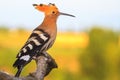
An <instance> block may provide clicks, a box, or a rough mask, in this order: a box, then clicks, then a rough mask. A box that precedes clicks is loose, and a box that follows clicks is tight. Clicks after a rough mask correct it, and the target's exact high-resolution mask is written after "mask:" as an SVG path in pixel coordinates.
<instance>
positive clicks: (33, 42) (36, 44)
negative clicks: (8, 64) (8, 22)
mask: <svg viewBox="0 0 120 80" xmlns="http://www.w3.org/2000/svg"><path fill="white" fill-rule="evenodd" d="M33 6H34V7H35V9H37V10H38V11H40V12H43V13H44V15H45V17H44V20H43V22H42V23H41V24H40V25H39V26H38V27H36V28H35V29H34V30H33V31H32V33H31V34H30V36H29V37H28V40H27V41H26V42H25V44H24V46H23V47H22V48H21V49H20V51H19V52H18V54H17V56H16V58H17V59H16V61H15V62H14V64H13V67H15V68H17V69H18V71H17V72H16V74H15V77H19V76H20V74H21V71H22V70H23V68H24V67H25V66H26V65H27V64H28V63H30V62H31V61H32V60H33V58H34V57H36V56H38V55H40V54H42V53H44V52H46V51H47V50H48V49H49V48H51V47H52V45H53V44H54V42H55V39H56V36H57V24H56V22H57V19H58V17H59V16H60V15H66V16H71V17H75V16H74V15H71V14H67V13H63V12H59V10H58V8H57V7H56V5H55V4H54V3H49V4H33Z"/></svg>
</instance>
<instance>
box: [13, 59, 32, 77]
mask: <svg viewBox="0 0 120 80" xmlns="http://www.w3.org/2000/svg"><path fill="white" fill-rule="evenodd" d="M30 61H31V60H29V61H27V62H26V61H25V60H22V59H19V58H18V59H17V60H16V61H15V63H14V64H13V67H15V68H16V67H17V69H18V71H17V73H16V74H15V77H19V76H20V73H21V71H22V69H23V67H24V66H25V65H26V64H28V63H29V62H30Z"/></svg>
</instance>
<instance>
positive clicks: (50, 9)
mask: <svg viewBox="0 0 120 80" xmlns="http://www.w3.org/2000/svg"><path fill="white" fill-rule="evenodd" d="M33 6H34V7H35V8H36V9H37V10H38V11H41V12H44V13H45V15H46V16H48V15H56V16H59V15H66V16H71V17H75V16H74V15H71V14H67V13H62V12H59V10H58V8H57V7H56V5H55V4H52V3H49V4H48V5H46V4H39V5H38V4H33Z"/></svg>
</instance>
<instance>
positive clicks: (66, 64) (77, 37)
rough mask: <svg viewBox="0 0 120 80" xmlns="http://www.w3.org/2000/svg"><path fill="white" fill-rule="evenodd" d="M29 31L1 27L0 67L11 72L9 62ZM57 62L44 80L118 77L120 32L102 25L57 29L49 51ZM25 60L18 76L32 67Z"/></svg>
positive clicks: (84, 79)
mask: <svg viewBox="0 0 120 80" xmlns="http://www.w3.org/2000/svg"><path fill="white" fill-rule="evenodd" d="M30 32H31V31H28V30H25V29H23V28H18V29H16V30H9V28H7V27H4V26H1V27H0V70H2V71H6V72H8V73H10V74H12V75H14V74H15V72H16V69H14V68H13V67H12V64H13V63H14V61H15V60H16V58H15V57H16V55H17V53H18V52H19V50H20V48H21V47H22V45H23V44H24V42H25V41H26V40H27V38H28V37H29V35H30ZM48 52H49V53H50V54H51V55H52V56H53V57H54V59H55V60H56V62H57V63H58V66H59V67H58V69H54V70H52V72H51V73H50V74H49V75H48V76H47V77H46V78H45V80H120V76H119V75H120V33H119V32H115V31H113V30H110V29H102V28H101V26H93V27H92V28H91V29H89V30H85V31H83V32H59V33H58V37H57V40H56V42H55V44H54V46H53V47H52V48H51V49H50V50H49V51H48ZM35 68H36V64H35V62H34V61H32V62H31V63H30V64H28V65H27V66H26V67H25V68H24V70H23V72H22V74H21V76H26V75H28V73H30V72H33V71H35Z"/></svg>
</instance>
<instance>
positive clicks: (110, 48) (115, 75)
mask: <svg viewBox="0 0 120 80" xmlns="http://www.w3.org/2000/svg"><path fill="white" fill-rule="evenodd" d="M88 34H89V45H88V47H87V48H86V49H85V50H84V52H83V53H82V54H81V55H80V65H81V70H82V71H81V74H82V75H81V76H82V77H83V79H82V80H120V77H119V75H120V72H119V64H120V63H119V62H120V61H119V60H120V59H119V58H120V45H119V44H118V43H119V35H118V34H117V33H116V32H113V31H112V30H104V29H100V28H93V29H91V30H90V31H89V32H88Z"/></svg>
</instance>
